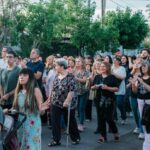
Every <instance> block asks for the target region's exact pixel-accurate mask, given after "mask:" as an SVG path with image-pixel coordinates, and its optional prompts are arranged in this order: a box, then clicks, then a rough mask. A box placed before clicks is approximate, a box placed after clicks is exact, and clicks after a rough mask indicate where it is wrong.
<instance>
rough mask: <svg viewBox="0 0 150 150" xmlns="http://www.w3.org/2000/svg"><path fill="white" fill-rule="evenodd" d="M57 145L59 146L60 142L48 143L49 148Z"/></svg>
mask: <svg viewBox="0 0 150 150" xmlns="http://www.w3.org/2000/svg"><path fill="white" fill-rule="evenodd" d="M58 145H61V143H60V142H56V141H51V142H50V143H48V146H49V147H52V146H58Z"/></svg>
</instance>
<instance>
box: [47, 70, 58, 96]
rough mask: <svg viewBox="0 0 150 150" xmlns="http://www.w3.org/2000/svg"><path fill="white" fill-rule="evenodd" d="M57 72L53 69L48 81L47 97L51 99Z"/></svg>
mask: <svg viewBox="0 0 150 150" xmlns="http://www.w3.org/2000/svg"><path fill="white" fill-rule="evenodd" d="M56 74H57V73H56V71H55V70H54V69H51V70H50V71H49V73H48V76H47V80H46V96H47V97H49V96H50V95H51V91H52V88H53V81H54V79H55V77H56Z"/></svg>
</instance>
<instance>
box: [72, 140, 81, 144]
mask: <svg viewBox="0 0 150 150" xmlns="http://www.w3.org/2000/svg"><path fill="white" fill-rule="evenodd" d="M79 143H80V139H77V140H75V141H72V145H77V144H79Z"/></svg>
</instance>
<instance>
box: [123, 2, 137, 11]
mask: <svg viewBox="0 0 150 150" xmlns="http://www.w3.org/2000/svg"><path fill="white" fill-rule="evenodd" d="M121 1H122V2H124V3H125V4H126V5H127V6H128V5H129V7H133V8H136V7H135V6H133V5H131V4H129V3H128V2H126V1H125V0H121ZM136 9H138V8H136Z"/></svg>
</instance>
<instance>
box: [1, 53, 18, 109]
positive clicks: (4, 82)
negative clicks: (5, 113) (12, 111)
mask: <svg viewBox="0 0 150 150" xmlns="http://www.w3.org/2000/svg"><path fill="white" fill-rule="evenodd" d="M15 57H16V53H15V52H14V51H8V52H7V54H6V61H7V68H5V69H2V70H1V73H0V97H1V101H0V103H1V106H2V107H3V109H4V108H8V109H9V108H11V107H12V104H13V98H14V91H15V88H16V85H17V81H18V76H19V71H20V68H19V67H18V66H17V65H16V63H15Z"/></svg>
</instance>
